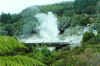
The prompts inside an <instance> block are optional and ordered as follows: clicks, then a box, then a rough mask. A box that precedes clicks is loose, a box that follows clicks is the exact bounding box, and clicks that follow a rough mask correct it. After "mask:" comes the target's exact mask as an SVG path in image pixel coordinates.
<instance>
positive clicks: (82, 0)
mask: <svg viewBox="0 0 100 66" xmlns="http://www.w3.org/2000/svg"><path fill="white" fill-rule="evenodd" d="M98 1H99V0H75V3H74V10H75V12H76V13H79V14H81V13H87V14H94V13H96V8H95V7H96V4H97V2H98Z"/></svg>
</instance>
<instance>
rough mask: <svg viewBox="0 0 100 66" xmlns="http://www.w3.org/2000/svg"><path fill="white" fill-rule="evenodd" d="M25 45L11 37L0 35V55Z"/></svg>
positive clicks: (13, 51) (23, 47) (22, 47)
mask: <svg viewBox="0 0 100 66" xmlns="http://www.w3.org/2000/svg"><path fill="white" fill-rule="evenodd" d="M25 48H26V47H25V45H24V44H22V43H20V42H19V41H17V40H16V39H15V38H13V37H9V36H0V55H5V54H10V53H16V51H17V50H21V49H25Z"/></svg>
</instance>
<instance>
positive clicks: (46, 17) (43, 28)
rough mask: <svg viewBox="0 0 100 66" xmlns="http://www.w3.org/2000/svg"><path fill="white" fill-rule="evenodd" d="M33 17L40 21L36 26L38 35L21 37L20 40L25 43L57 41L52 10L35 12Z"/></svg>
mask: <svg viewBox="0 0 100 66" xmlns="http://www.w3.org/2000/svg"><path fill="white" fill-rule="evenodd" d="M35 17H36V18H37V19H38V21H39V22H40V26H39V27H38V29H39V30H40V31H38V33H39V35H40V36H39V37H38V36H36V35H35V36H34V35H33V36H31V37H29V38H27V39H22V41H24V42H25V43H40V42H57V41H58V40H59V38H58V34H59V30H58V27H57V23H58V22H57V18H56V16H55V15H54V14H53V13H52V12H48V14H45V13H39V14H36V15H35Z"/></svg>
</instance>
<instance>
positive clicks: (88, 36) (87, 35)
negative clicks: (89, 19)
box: [82, 32, 95, 42]
mask: <svg viewBox="0 0 100 66" xmlns="http://www.w3.org/2000/svg"><path fill="white" fill-rule="evenodd" d="M94 37H95V35H94V34H93V33H92V32H86V33H84V35H83V38H82V42H87V41H89V40H90V39H92V38H94Z"/></svg>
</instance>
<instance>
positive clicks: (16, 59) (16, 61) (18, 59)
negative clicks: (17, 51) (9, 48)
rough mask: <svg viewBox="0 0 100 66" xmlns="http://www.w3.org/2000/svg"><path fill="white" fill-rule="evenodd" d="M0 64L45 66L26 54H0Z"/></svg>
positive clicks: (3, 65) (6, 65) (8, 65)
mask: <svg viewBox="0 0 100 66" xmlns="http://www.w3.org/2000/svg"><path fill="white" fill-rule="evenodd" d="M0 66H46V65H45V64H43V63H41V62H40V61H37V60H35V59H32V58H29V57H27V56H13V57H12V56H0Z"/></svg>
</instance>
